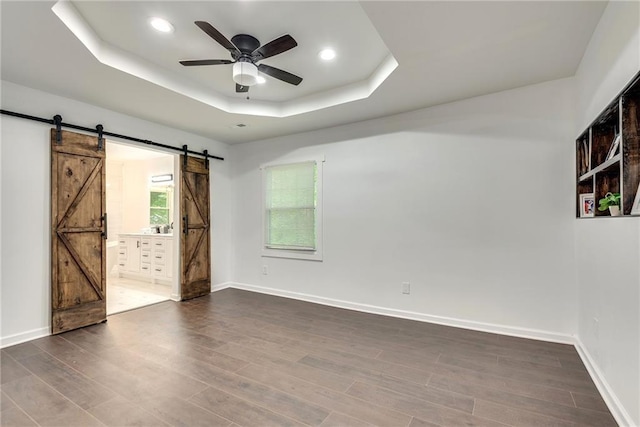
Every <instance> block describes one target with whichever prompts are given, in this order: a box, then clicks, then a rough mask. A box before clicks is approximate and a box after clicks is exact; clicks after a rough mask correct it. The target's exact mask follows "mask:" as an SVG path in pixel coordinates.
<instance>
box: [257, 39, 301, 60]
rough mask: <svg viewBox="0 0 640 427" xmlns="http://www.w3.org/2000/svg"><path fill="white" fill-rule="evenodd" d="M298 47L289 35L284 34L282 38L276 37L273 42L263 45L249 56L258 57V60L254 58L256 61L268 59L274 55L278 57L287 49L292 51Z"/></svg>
mask: <svg viewBox="0 0 640 427" xmlns="http://www.w3.org/2000/svg"><path fill="white" fill-rule="evenodd" d="M296 46H298V43H297V42H296V41H295V40H294V39H293V37H291V36H290V35H289V34H286V35H284V36H282V37H278V38H277V39H275V40H272V41H270V42H269V43H267V44H264V45H262V46H260V47H259V48H257V49H256V50H254V51H253V52H252V53H251V55H252V56H254V57H255V56H258V55H259V56H260V58H256V60H260V59H265V58H269V57H271V56H274V55H278V54H279V53H282V52H286V51H288V50H289V49H293V48H294V47H296Z"/></svg>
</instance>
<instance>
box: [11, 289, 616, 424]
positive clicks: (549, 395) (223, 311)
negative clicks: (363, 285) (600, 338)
mask: <svg viewBox="0 0 640 427" xmlns="http://www.w3.org/2000/svg"><path fill="white" fill-rule="evenodd" d="M1 356H2V357H1V361H2V371H1V374H2V376H1V386H0V388H1V390H2V392H1V395H2V399H1V402H2V403H1V407H0V410H1V412H0V421H1V422H0V424H2V426H7V427H8V426H13V425H18V426H30V425H43V426H73V425H77V426H93V425H108V426H128V425H135V426H147V425H148V426H164V425H174V426H234V427H237V426H301V425H307V426H322V427H328V426H367V425H379V426H411V427H422V426H468V425H481V426H501V425H514V426H577V425H589V426H598V427H603V426H611V425H616V423H615V421H614V419H613V417H612V416H611V414H610V413H609V411H608V409H607V407H606V406H605V404H604V402H603V400H602V399H601V397H600V395H599V394H598V391H597V390H596V388H595V386H594V384H593V382H592V381H591V379H590V377H589V375H588V374H587V371H586V370H585V368H584V366H583V364H582V362H581V361H580V358H579V357H578V354H577V353H576V351H575V349H574V348H573V347H572V346H569V345H562V344H554V343H545V342H540V341H533V340H526V339H521V338H513V337H507V336H500V335H494V334H489V333H483V332H474V331H469V330H464V329H457V328H451V327H446V326H439V325H433V324H428V323H420V322H413V321H409V320H402V319H395V318H388V317H383V316H376V315H372V314H365V313H359V312H353V311H348V310H342V309H337V308H332V307H326V306H321V305H315V304H310V303H305V302H300V301H295V300H288V299H284V298H277V297H272V296H267V295H261V294H256V293H251V292H245V291H239V290H233V289H227V290H224V291H220V292H216V293H214V294H211V295H208V296H205V297H202V298H198V299H195V300H191V301H188V302H183V303H175V302H164V303H161V304H157V305H154V306H150V307H147V308H143V309H139V310H135V311H131V312H127V313H122V314H118V315H115V316H111V317H109V320H108V322H107V323H104V324H100V325H95V326H91V327H87V328H84V329H80V330H77V331H72V332H67V333H65V334H62V335H58V336H52V337H46V338H42V339H38V340H35V341H31V342H29V343H25V344H20V345H16V346H13V347H9V348H6V349H3V350H2V352H1Z"/></svg>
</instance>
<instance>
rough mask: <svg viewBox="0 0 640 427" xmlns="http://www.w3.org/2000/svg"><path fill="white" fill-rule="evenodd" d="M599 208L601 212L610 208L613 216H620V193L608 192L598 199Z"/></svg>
mask: <svg viewBox="0 0 640 427" xmlns="http://www.w3.org/2000/svg"><path fill="white" fill-rule="evenodd" d="M598 204H599V206H598V210H599V211H600V212H602V211H606V210H607V209H609V213H610V214H611V216H620V193H611V192H609V193H607V194H605V195H604V197H603V198H602V199H600V200H598Z"/></svg>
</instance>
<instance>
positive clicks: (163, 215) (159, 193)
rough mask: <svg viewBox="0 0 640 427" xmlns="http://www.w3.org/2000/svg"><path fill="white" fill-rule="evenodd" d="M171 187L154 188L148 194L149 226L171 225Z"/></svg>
mask: <svg viewBox="0 0 640 427" xmlns="http://www.w3.org/2000/svg"><path fill="white" fill-rule="evenodd" d="M172 193H173V192H172V188H171V187H154V188H152V189H151V191H150V192H149V224H150V225H160V224H170V223H171V205H172Z"/></svg>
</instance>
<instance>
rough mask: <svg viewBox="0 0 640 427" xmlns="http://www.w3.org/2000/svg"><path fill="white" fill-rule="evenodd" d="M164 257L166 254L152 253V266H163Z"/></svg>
mask: <svg viewBox="0 0 640 427" xmlns="http://www.w3.org/2000/svg"><path fill="white" fill-rule="evenodd" d="M165 257H166V254H165V253H164V252H154V253H153V263H154V264H160V265H164V264H165Z"/></svg>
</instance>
